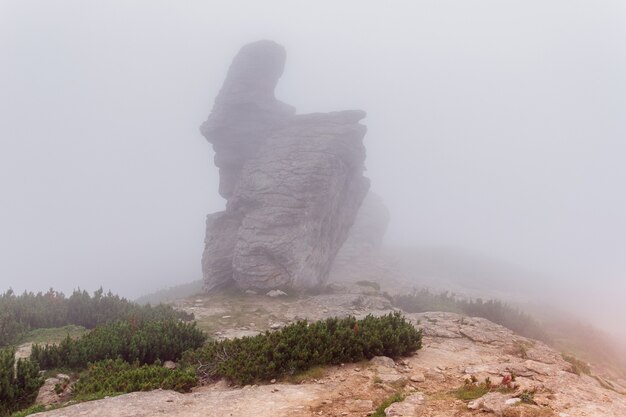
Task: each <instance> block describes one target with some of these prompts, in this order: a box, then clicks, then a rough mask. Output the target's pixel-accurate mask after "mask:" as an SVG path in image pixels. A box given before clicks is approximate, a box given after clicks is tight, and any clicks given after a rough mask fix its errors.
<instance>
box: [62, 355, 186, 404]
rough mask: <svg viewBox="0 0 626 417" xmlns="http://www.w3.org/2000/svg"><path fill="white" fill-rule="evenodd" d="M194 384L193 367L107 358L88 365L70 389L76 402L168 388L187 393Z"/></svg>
mask: <svg viewBox="0 0 626 417" xmlns="http://www.w3.org/2000/svg"><path fill="white" fill-rule="evenodd" d="M196 385H197V380H196V374H195V371H194V370H193V369H192V368H187V369H167V368H164V367H162V366H161V365H160V363H157V364H154V365H139V363H134V364H129V363H127V362H124V361H123V360H121V359H116V360H111V359H107V360H104V361H101V362H96V363H94V364H92V365H90V366H89V367H88V368H87V370H86V371H85V372H84V373H83V374H82V375H81V376H80V378H79V380H78V382H76V385H74V388H73V390H72V392H73V394H74V396H75V399H78V400H80V399H81V398H91V397H93V396H94V395H96V396H99V397H100V396H105V395H112V394H117V393H126V392H135V391H150V390H153V389H158V388H161V389H169V390H174V391H178V392H189V391H190V390H191V388H193V387H194V386H196Z"/></svg>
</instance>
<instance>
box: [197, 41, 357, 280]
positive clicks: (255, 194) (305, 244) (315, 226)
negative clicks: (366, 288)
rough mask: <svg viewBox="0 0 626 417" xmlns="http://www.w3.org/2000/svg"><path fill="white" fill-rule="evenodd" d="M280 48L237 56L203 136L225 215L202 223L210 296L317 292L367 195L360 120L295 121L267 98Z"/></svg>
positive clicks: (342, 115) (267, 46) (340, 115)
mask: <svg viewBox="0 0 626 417" xmlns="http://www.w3.org/2000/svg"><path fill="white" fill-rule="evenodd" d="M284 63H285V51H284V48H283V47H282V46H280V45H278V44H276V43H274V42H271V41H260V42H255V43H252V44H249V45H246V46H244V47H243V48H242V49H241V50H240V52H239V53H238V55H237V56H236V57H235V59H234V60H233V63H232V65H231V67H230V69H229V72H228V75H227V77H226V81H225V82H224V86H223V87H222V89H221V91H220V93H219V94H218V96H217V98H216V100H215V105H214V107H213V111H212V113H211V115H210V116H209V118H208V120H207V121H206V122H205V123H204V124H203V125H202V127H201V132H202V134H203V135H204V136H205V137H206V138H207V140H208V141H209V142H210V143H211V144H213V149H214V150H215V165H216V166H217V167H218V168H219V172H220V187H219V192H220V194H221V195H222V196H223V197H225V198H226V199H227V204H226V210H225V211H223V212H219V213H214V214H211V215H209V216H208V217H207V223H206V226H207V228H206V240H205V250H204V253H203V257H202V269H203V275H204V280H205V286H206V288H207V289H209V290H210V289H213V288H216V287H220V286H232V285H235V286H237V287H239V288H241V289H262V290H263V289H274V288H296V289H306V288H313V287H317V286H319V285H321V284H323V283H325V282H326V280H327V278H328V274H329V272H330V268H331V265H332V263H333V260H334V259H335V256H336V255H337V252H338V251H339V249H340V248H341V246H342V245H343V243H344V241H345V240H346V237H347V236H348V231H349V230H350V227H351V226H352V224H353V222H354V219H355V217H356V214H357V212H358V210H359V207H360V206H361V203H362V202H363V199H364V198H365V195H366V194H367V192H368V189H369V180H368V179H367V178H365V177H364V176H363V171H364V161H365V147H364V146H363V137H364V136H365V132H366V128H365V126H363V125H362V124H360V123H359V121H360V120H361V119H363V118H364V117H365V112H363V111H360V110H348V111H340V112H331V113H313V114H303V115H296V114H295V110H294V108H293V107H291V106H289V105H287V104H284V103H282V102H280V101H278V100H277V99H276V98H275V97H274V88H275V87H276V84H277V82H278V80H279V78H280V76H281V75H282V72H283V67H284Z"/></svg>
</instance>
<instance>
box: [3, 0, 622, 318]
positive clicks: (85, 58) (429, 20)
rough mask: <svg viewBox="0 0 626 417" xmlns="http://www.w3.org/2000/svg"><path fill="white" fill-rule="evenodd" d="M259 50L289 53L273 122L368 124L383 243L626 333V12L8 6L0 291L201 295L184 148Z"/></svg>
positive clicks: (611, 4) (195, 162)
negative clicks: (424, 250)
mask: <svg viewBox="0 0 626 417" xmlns="http://www.w3.org/2000/svg"><path fill="white" fill-rule="evenodd" d="M259 39H272V40H275V41H277V42H279V43H281V44H283V45H284V46H285V47H286V48H287V54H288V58H287V67H286V70H285V73H284V76H283V79H282V81H281V83H280V84H279V87H278V89H277V96H278V97H279V98H280V99H281V100H283V101H285V102H288V103H290V104H292V105H294V106H296V107H297V109H298V111H299V112H302V113H304V112H310V111H330V110H341V109H347V108H361V109H364V110H366V111H367V112H368V117H367V118H366V119H365V121H364V122H365V123H366V124H367V125H368V127H369V132H368V134H367V136H366V145H367V148H368V159H367V166H368V173H367V175H368V176H369V177H370V178H371V179H372V184H373V188H374V189H375V190H376V191H377V192H378V193H379V194H380V195H382V196H383V197H384V198H385V200H386V201H387V203H388V205H389V206H390V209H391V211H392V223H391V225H390V230H389V233H388V240H389V241H390V242H393V243H411V244H421V245H449V246H456V247H462V248H469V249H471V250H475V251H478V252H482V253H486V254H489V255H491V256H493V257H497V258H501V259H505V260H509V261H512V262H515V263H517V264H521V265H525V266H527V267H528V268H530V269H534V270H538V271H542V272H544V273H546V274H548V275H551V276H554V277H555V281H554V282H553V283H552V286H554V285H557V284H558V285H561V288H562V289H563V292H562V294H561V295H562V296H563V299H564V300H563V302H564V303H566V304H570V305H572V306H576V305H580V304H581V303H580V297H582V296H583V295H584V296H585V297H587V298H588V299H591V300H592V301H594V303H593V306H594V308H593V309H590V310H595V312H594V314H595V315H596V316H602V318H603V319H605V320H612V321H614V322H615V323H616V325H617V324H622V323H623V320H624V319H626V314H625V313H624V311H623V307H622V310H621V311H620V310H611V311H609V310H608V309H606V308H604V309H603V306H606V305H608V304H612V305H622V306H623V305H624V304H625V303H624V298H625V294H626V283H625V282H626V256H625V253H626V218H625V215H624V214H625V213H626V191H624V189H625V187H624V183H625V180H626V164H625V163H624V161H626V143H625V141H624V140H625V139H626V117H624V114H623V113H624V110H625V109H626V77H625V76H624V74H626V3H624V2H623V1H621V0H613V1H611V0H605V1H602V2H598V1H572V0H554V1H529V0H525V1H502V0H494V1H481V0H474V1H471V2H470V1H462V0H457V1H442V0H436V1H435V0H433V1H388V2H380V1H362V0H361V1H356V0H351V1H339V2H338V1H321V0H318V1H312V2H305V1H302V2H301V1H297V2H296V1H263V2H260V1H185V2H174V1H154V0H150V1H148V0H142V1H139V0H138V1H132V2H129V1H89V0H74V1H63V0H55V1H46V0H40V1H29V0H20V1H13V0H3V1H2V2H0V62H1V63H2V65H0V93H1V94H0V192H1V195H2V205H1V207H2V209H1V213H0V231H1V232H0V280H1V281H0V282H1V285H0V287H1V288H0V290H4V289H6V288H8V287H9V286H12V287H13V288H15V289H16V290H23V289H24V288H28V289H33V290H37V289H46V288H47V287H49V286H54V287H57V288H61V289H63V290H65V291H68V290H71V289H72V288H75V287H78V286H80V287H82V288H86V289H90V290H91V289H94V288H96V287H98V286H100V285H103V286H104V287H105V288H107V289H108V288H110V289H111V290H113V291H115V292H120V293H123V294H126V295H130V296H136V295H139V294H141V293H144V292H147V291H150V290H152V289H155V288H159V287H162V286H163V285H166V284H172V283H175V282H187V281H191V280H194V279H198V278H199V277H200V255H201V252H202V247H203V237H204V236H203V234H204V216H205V215H206V214H207V213H209V212H212V211H215V210H218V209H219V208H220V207H221V206H222V205H223V201H222V200H221V199H220V198H219V196H218V194H217V170H216V169H215V168H214V167H213V164H212V151H211V149H210V146H209V144H208V143H206V142H205V140H204V139H203V138H202V136H200V134H199V133H198V126H199V125H200V123H201V122H202V121H203V120H204V119H205V118H206V117H207V115H208V113H209V112H210V109H211V106H212V101H213V98H214V96H215V95H216V93H217V91H218V89H219V87H220V86H221V83H222V81H223V78H224V75H225V73H226V70H227V68H228V65H229V63H230V60H231V59H232V57H233V56H234V54H235V53H236V52H237V50H238V49H239V48H240V47H241V46H242V45H243V44H245V43H247V42H251V41H255V40H259Z"/></svg>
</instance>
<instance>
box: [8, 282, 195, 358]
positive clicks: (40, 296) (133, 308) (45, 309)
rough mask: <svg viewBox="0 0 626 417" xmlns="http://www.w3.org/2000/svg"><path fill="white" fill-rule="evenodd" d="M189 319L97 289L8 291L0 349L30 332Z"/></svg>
mask: <svg viewBox="0 0 626 417" xmlns="http://www.w3.org/2000/svg"><path fill="white" fill-rule="evenodd" d="M126 319H132V320H141V321H147V320H165V319H181V320H186V321H189V320H192V319H193V314H188V313H185V312H181V311H176V310H174V309H173V308H172V307H171V306H166V305H163V304H160V305H158V306H155V307H152V306H149V305H145V306H141V305H139V304H136V303H133V302H131V301H128V300H127V299H125V298H121V297H119V296H117V295H113V294H112V293H111V292H109V293H107V294H104V291H103V290H102V288H101V289H99V290H98V291H95V292H94V293H93V296H91V295H89V293H88V292H87V291H80V290H77V291H74V292H73V293H72V295H71V296H70V297H69V298H66V297H65V295H63V293H60V292H57V291H55V290H53V289H52V288H51V289H50V290H48V292H46V293H42V292H39V293H37V294H34V293H32V292H24V293H23V294H22V295H15V293H14V292H13V291H12V290H8V291H7V292H5V293H3V294H1V295H0V346H6V345H10V344H14V343H16V341H17V340H18V339H19V337H20V336H21V335H22V334H24V333H25V332H27V331H28V330H30V329H40V328H52V327H63V326H66V325H70V324H73V325H77V326H83V327H86V328H88V329H93V328H94V327H96V326H98V325H100V324H104V323H109V322H112V321H116V320H126Z"/></svg>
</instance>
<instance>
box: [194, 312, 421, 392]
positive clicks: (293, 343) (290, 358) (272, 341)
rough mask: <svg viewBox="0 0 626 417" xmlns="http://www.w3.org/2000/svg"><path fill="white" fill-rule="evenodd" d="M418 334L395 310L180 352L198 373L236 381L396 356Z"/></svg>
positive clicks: (417, 341)
mask: <svg viewBox="0 0 626 417" xmlns="http://www.w3.org/2000/svg"><path fill="white" fill-rule="evenodd" d="M421 344H422V334H421V331H418V330H416V329H415V327H413V325H411V324H410V323H409V322H407V321H406V320H405V319H404V317H402V316H401V315H400V314H399V313H394V314H389V315H386V316H382V317H374V316H371V315H368V316H367V317H366V318H364V319H363V320H356V319H355V318H354V317H347V318H344V319H338V318H329V319H326V320H323V321H318V322H315V323H310V324H309V323H308V322H306V321H299V322H297V323H295V324H292V325H290V326H287V327H284V328H283V329H281V330H279V331H276V332H266V333H264V334H261V335H258V336H254V337H244V338H241V339H232V340H223V341H219V342H211V343H209V344H207V345H205V346H204V347H202V348H201V349H198V350H196V351H190V352H186V353H185V355H183V360H182V362H183V363H186V364H189V365H197V370H198V374H199V376H200V377H201V378H204V379H214V378H220V377H225V378H227V379H229V380H230V381H233V382H235V383H238V384H248V383H252V382H255V381H261V380H270V379H272V378H277V377H280V376H285V375H294V374H297V373H300V372H303V371H305V370H307V369H310V368H312V367H314V366H320V365H327V364H339V363H342V362H358V361H361V360H363V359H369V358H372V357H374V356H380V355H384V356H390V357H398V356H404V355H408V354H410V353H412V352H414V351H416V350H417V349H420V348H421Z"/></svg>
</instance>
